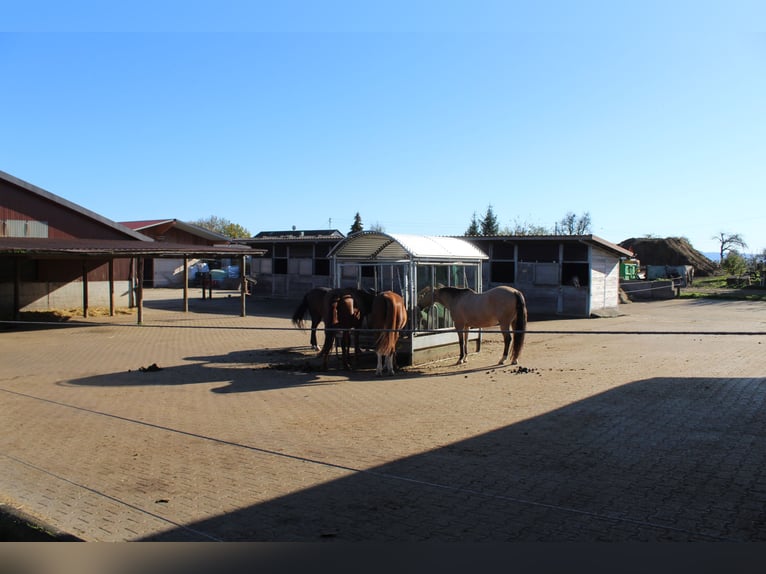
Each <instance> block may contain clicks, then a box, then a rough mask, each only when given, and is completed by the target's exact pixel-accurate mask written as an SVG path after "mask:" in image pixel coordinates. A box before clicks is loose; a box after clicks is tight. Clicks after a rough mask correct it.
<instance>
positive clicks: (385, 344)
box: [368, 291, 407, 375]
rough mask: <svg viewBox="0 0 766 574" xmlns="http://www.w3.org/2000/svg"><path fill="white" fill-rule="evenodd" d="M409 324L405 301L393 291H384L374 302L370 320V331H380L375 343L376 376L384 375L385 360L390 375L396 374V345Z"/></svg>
mask: <svg viewBox="0 0 766 574" xmlns="http://www.w3.org/2000/svg"><path fill="white" fill-rule="evenodd" d="M406 324H407V308H406V307H405V306H404V299H402V296H401V295H399V294H398V293H394V292H393V291H383V293H379V294H377V295H376V296H375V299H373V301H372V311H371V312H370V317H369V319H368V325H369V327H370V329H375V330H378V329H379V330H380V334H379V335H378V338H377V339H376V342H375V354H376V355H377V356H378V366H377V368H376V369H375V374H376V375H382V374H383V359H384V358H385V361H386V369H387V370H388V373H389V374H391V375H393V374H394V363H395V362H396V345H397V343H398V342H399V331H400V330H401V329H404V326H405V325H406Z"/></svg>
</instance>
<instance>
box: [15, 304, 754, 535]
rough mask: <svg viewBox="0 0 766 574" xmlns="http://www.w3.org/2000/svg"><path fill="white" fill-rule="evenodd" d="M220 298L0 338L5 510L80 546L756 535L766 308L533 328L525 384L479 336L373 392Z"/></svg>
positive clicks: (646, 310)
mask: <svg viewBox="0 0 766 574" xmlns="http://www.w3.org/2000/svg"><path fill="white" fill-rule="evenodd" d="M228 295H230V293H226V292H217V293H214V299H213V300H212V301H211V300H206V301H202V300H200V299H199V298H197V297H193V298H192V300H191V302H190V312H189V313H183V312H182V304H181V299H180V292H177V291H172V290H150V291H149V293H148V300H147V302H146V308H145V312H144V324H143V325H140V326H138V325H136V324H135V317H134V316H117V317H114V318H92V319H86V320H75V321H70V322H69V323H68V324H67V325H66V326H50V325H35V326H24V327H22V326H18V325H5V326H3V327H2V328H1V329H2V330H0V365H1V369H0V413H2V416H0V503H2V504H5V505H7V506H8V507H10V508H15V509H18V510H19V511H21V512H23V513H24V514H26V515H28V516H32V517H35V518H36V519H38V520H40V521H41V522H43V523H45V524H49V525H51V526H53V527H55V528H56V529H58V530H60V531H62V532H65V533H69V534H71V535H73V536H76V537H78V538H81V539H83V540H87V541H140V540H163V541H217V540H224V541H244V540H247V541H327V542H332V541H433V542H484V541H488V542H504V541H718V540H721V541H727V540H729V541H762V540H766V416H765V415H764V408H765V407H766V354H765V353H764V350H765V349H766V334H765V333H766V305H765V304H763V303H758V302H746V301H690V300H670V301H657V302H651V303H633V304H629V305H624V306H622V307H621V308H620V311H621V312H622V313H623V314H622V315H621V316H619V317H614V318H608V319H569V320H564V319H557V320H547V321H546V320H534V318H533V320H532V321H531V322H530V324H529V333H528V334H527V342H526V348H525V350H524V352H523V354H522V358H521V362H520V363H521V367H523V368H522V369H519V368H518V367H517V366H510V365H505V366H495V363H496V361H497V359H498V358H499V356H500V351H501V342H500V339H499V336H498V335H497V334H495V333H487V334H485V336H484V343H483V345H482V350H481V352H480V353H477V354H474V355H471V356H470V358H469V362H468V364H467V365H463V366H459V367H458V366H455V365H454V361H453V360H447V361H442V362H438V363H433V364H431V365H426V366H418V367H410V368H406V369H404V370H403V371H401V372H400V373H399V374H397V375H396V376H393V377H376V376H375V375H374V368H373V367H372V366H370V365H369V364H365V365H363V366H362V367H361V368H359V369H357V370H356V371H354V372H346V371H343V370H341V369H340V368H339V365H338V363H337V362H335V361H332V360H331V362H330V369H329V370H328V371H327V372H320V371H318V370H317V369H316V367H317V366H318V364H319V361H318V360H317V359H316V358H315V354H314V353H313V352H312V351H311V350H310V349H309V347H308V332H306V331H300V330H297V329H295V328H294V327H293V326H292V324H291V323H290V320H289V317H290V316H291V314H292V311H293V308H294V306H295V305H294V302H285V301H278V300H264V299H261V300H253V299H251V298H248V315H249V316H247V317H240V316H239V299H238V298H237V296H236V294H233V296H232V297H229V296H228ZM75 322H76V323H77V326H74V323H75ZM724 333H737V334H736V335H731V334H729V335H727V334H724ZM320 339H321V335H320ZM152 365H156V366H157V367H158V369H157V370H154V369H152V368H149V367H151V366H152Z"/></svg>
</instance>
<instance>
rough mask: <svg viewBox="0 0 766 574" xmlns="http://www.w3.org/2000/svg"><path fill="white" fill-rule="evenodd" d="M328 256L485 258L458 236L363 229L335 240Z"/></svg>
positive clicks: (359, 258) (386, 258)
mask: <svg viewBox="0 0 766 574" xmlns="http://www.w3.org/2000/svg"><path fill="white" fill-rule="evenodd" d="M329 256H330V257H336V258H338V259H352V260H360V261H362V260H374V261H402V260H409V259H424V260H445V261H455V260H457V261H466V260H470V261H479V260H482V259H488V257H487V255H486V253H484V252H483V251H482V250H481V249H479V248H478V247H476V246H475V245H473V244H472V243H469V242H468V241H465V240H463V239H459V238H457V237H440V236H433V235H409V234H401V233H395V234H387V233H379V232H377V231H363V232H360V233H355V234H353V235H350V236H349V237H347V238H346V239H344V240H343V241H341V242H340V243H338V244H337V245H336V246H335V247H334V248H333V249H332V251H330V253H329Z"/></svg>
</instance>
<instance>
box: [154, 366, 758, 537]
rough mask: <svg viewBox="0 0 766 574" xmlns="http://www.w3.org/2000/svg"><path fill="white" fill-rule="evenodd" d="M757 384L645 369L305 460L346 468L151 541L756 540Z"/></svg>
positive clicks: (749, 380) (255, 478) (171, 531)
mask: <svg viewBox="0 0 766 574" xmlns="http://www.w3.org/2000/svg"><path fill="white" fill-rule="evenodd" d="M764 391H766V379H762V378H760V379H737V378H733V379H712V378H655V379H648V380H642V381H638V382H635V383H632V384H629V385H625V386H623V387H620V388H617V389H613V390H611V391H609V392H606V393H603V394H600V395H596V396H593V397H591V398H588V399H586V400H583V401H580V402H577V403H574V404H571V405H568V406H566V407H564V408H561V409H558V410H555V411H552V412H550V413H547V414H544V415H542V416H539V417H536V418H533V419H530V420H526V421H523V422H520V423H518V424H514V425H511V426H508V427H505V428H501V429H498V430H496V431H493V432H489V433H486V434H483V435H480V436H477V437H475V438H471V439H469V440H464V441H461V442H457V443H455V444H451V445H448V446H445V447H443V448H439V449H436V450H433V451H430V452H424V453H421V454H419V455H416V456H412V457H408V458H404V459H401V460H398V461H395V462H392V463H390V464H386V465H383V466H380V467H377V468H372V469H367V470H365V469H348V468H341V467H336V466H335V465H333V463H332V461H321V460H308V459H305V460H304V461H303V462H305V464H312V465H326V466H328V467H330V468H336V469H337V470H338V471H339V476H340V475H343V476H342V477H341V478H338V479H337V480H335V481H331V482H329V483H325V484H321V485H318V486H315V487H313V488H308V489H306V490H303V491H299V492H295V493H293V494H290V495H288V496H285V497H282V498H279V499H275V500H270V501H267V502H264V503H262V504H256V505H253V506H250V507H248V508H244V509H241V510H238V511H236V512H231V513H227V514H224V515H221V516H217V517H211V518H209V519H207V520H203V521H200V522H196V523H194V524H189V525H185V526H183V527H180V528H175V529H172V530H169V531H167V532H164V533H161V534H157V535H156V536H152V537H150V538H149V539H150V540H165V541H177V540H178V541H182V540H198V539H201V534H203V535H204V537H212V538H214V539H220V540H232V541H237V540H253V541H312V542H313V541H331V540H337V541H431V542H505V541H524V540H526V541H709V540H734V541H762V540H766V417H763V416H762V413H763V410H764V406H766V405H765V404H764V403H765V402H766V401H765V400H764V397H765V396H766V394H765V393H764ZM412 432H413V433H417V432H418V429H417V428H413V429H412ZM243 448H246V447H243ZM318 448H321V447H318ZM274 456H288V455H281V454H278V453H274ZM290 458H291V459H293V460H294V458H295V457H290ZM253 479H254V480H257V479H258V477H257V476H256V477H253Z"/></svg>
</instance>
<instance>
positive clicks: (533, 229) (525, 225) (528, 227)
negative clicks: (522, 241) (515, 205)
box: [500, 218, 551, 236]
mask: <svg viewBox="0 0 766 574" xmlns="http://www.w3.org/2000/svg"><path fill="white" fill-rule="evenodd" d="M550 233H551V232H550V230H548V228H547V227H544V226H542V225H536V224H533V223H529V222H527V221H524V222H521V221H519V219H518V218H516V219H514V220H513V226H512V227H506V228H504V229H503V231H501V233H500V234H501V235H522V236H523V235H550Z"/></svg>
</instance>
